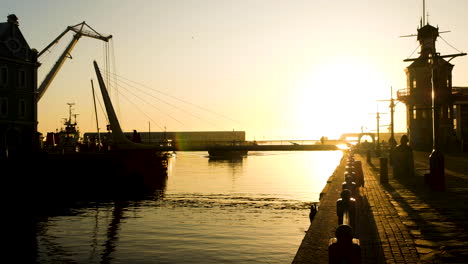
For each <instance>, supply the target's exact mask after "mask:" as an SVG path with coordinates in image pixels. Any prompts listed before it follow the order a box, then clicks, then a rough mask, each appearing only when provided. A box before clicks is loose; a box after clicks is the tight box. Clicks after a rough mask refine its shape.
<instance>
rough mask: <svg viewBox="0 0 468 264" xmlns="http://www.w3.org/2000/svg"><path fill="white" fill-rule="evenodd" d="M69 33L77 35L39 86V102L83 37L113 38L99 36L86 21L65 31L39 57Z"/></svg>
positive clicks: (105, 39)
mask: <svg viewBox="0 0 468 264" xmlns="http://www.w3.org/2000/svg"><path fill="white" fill-rule="evenodd" d="M69 31H73V32H75V35H74V36H73V38H72V40H71V41H70V43H69V44H68V46H67V47H66V48H65V50H64V51H63V53H62V55H60V57H59V59H58V60H57V62H56V63H55V64H54V66H53V67H52V69H51V70H50V72H49V73H48V74H47V75H46V77H45V78H44V80H43V81H42V83H41V84H40V85H39V87H38V88H37V98H36V100H37V101H39V100H40V99H41V97H42V96H43V95H44V93H45V91H46V90H47V88H49V86H50V84H51V83H52V81H53V80H54V78H55V76H56V75H57V73H58V71H59V70H60V68H61V67H62V65H63V63H64V62H65V59H66V58H71V56H70V52H71V51H72V50H73V48H74V47H75V45H76V43H77V42H78V40H79V39H80V38H81V37H82V36H85V37H90V38H95V39H99V40H102V41H105V42H108V41H109V39H111V38H112V35H109V36H103V35H101V34H99V33H98V32H97V31H96V30H94V29H93V28H91V27H90V26H89V25H88V24H86V22H85V21H83V22H81V23H79V24H76V25H74V26H68V27H67V29H65V31H63V32H62V34H60V35H59V36H58V37H57V38H55V39H54V40H53V41H52V42H51V43H50V44H49V45H47V47H45V48H44V49H43V50H42V51H41V52H39V53H38V55H37V57H38V58H39V57H40V56H41V55H42V54H44V52H46V51H47V50H49V49H50V47H52V46H53V45H55V44H56V43H58V41H59V40H60V39H61V38H62V37H63V36H64V35H65V34H67V33H68V32H69Z"/></svg>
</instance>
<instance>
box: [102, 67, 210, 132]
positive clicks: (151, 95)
mask: <svg viewBox="0 0 468 264" xmlns="http://www.w3.org/2000/svg"><path fill="white" fill-rule="evenodd" d="M104 74H108V73H106V72H104ZM120 82H121V83H124V84H126V85H128V86H130V87H131V88H135V89H136V90H138V91H140V92H141V93H143V94H146V95H148V96H150V97H153V98H154V99H156V100H158V101H160V102H163V103H165V104H167V105H169V106H171V107H174V108H175V109H178V110H180V111H182V112H184V113H186V114H188V115H190V116H192V117H195V118H197V119H199V120H201V121H204V122H206V123H208V124H210V125H211V126H213V127H217V125H216V124H214V123H213V122H210V121H208V120H205V119H203V118H201V117H199V116H196V115H194V114H193V113H192V112H190V111H187V110H185V109H184V108H182V107H178V106H176V105H174V104H171V103H169V102H167V101H166V100H163V99H161V98H158V97H156V96H154V95H153V94H150V93H148V92H146V91H144V90H142V89H140V88H138V87H136V86H134V85H131V84H129V83H128V82H125V81H122V80H120ZM118 86H120V85H118ZM120 87H122V86H120ZM122 88H124V87H122ZM124 89H125V88H124ZM140 100H142V101H145V100H143V99H141V98H140ZM148 104H149V103H148ZM149 105H151V106H153V107H154V108H156V109H157V110H159V111H161V112H163V111H162V110H160V109H158V108H157V107H156V106H154V105H152V104H149ZM166 115H168V116H169V117H171V116H170V115H169V114H166ZM171 118H172V119H174V120H176V119H175V118H173V117H171ZM176 121H177V122H179V123H181V124H183V123H182V122H180V121H178V120H176Z"/></svg>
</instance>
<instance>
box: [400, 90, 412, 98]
mask: <svg viewBox="0 0 468 264" xmlns="http://www.w3.org/2000/svg"><path fill="white" fill-rule="evenodd" d="M410 95H411V91H410V89H408V88H404V89H400V90H398V91H397V98H400V97H407V96H410Z"/></svg>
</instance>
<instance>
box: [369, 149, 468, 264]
mask: <svg viewBox="0 0 468 264" xmlns="http://www.w3.org/2000/svg"><path fill="white" fill-rule="evenodd" d="M429 155H430V153H426V152H418V151H415V152H414V161H415V169H416V175H415V176H414V177H412V178H409V179H408V178H407V179H399V178H398V177H393V176H392V175H391V171H390V180H389V184H388V185H384V187H385V189H386V191H387V192H388V193H389V194H390V196H391V200H392V203H393V204H394V207H395V209H396V210H397V211H398V215H399V217H400V219H401V220H402V222H403V223H404V224H405V226H406V228H407V229H408V230H409V232H410V234H411V238H412V239H413V241H414V244H415V247H416V250H417V252H418V255H419V257H420V262H421V263H468V232H467V231H468V230H467V229H468V214H467V210H468V174H467V173H468V156H467V155H466V154H457V155H455V154H446V155H445V178H446V190H445V191H443V192H435V191H431V189H430V188H429V186H428V185H427V184H425V182H424V174H425V173H428V172H429ZM374 160H375V159H374ZM373 162H374V161H373Z"/></svg>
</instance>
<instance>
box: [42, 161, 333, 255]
mask: <svg viewBox="0 0 468 264" xmlns="http://www.w3.org/2000/svg"><path fill="white" fill-rule="evenodd" d="M339 158H340V157H339V156H338V155H334V154H333V153H321V154H319V153H316V154H313V153H295V154H294V153H289V152H288V153H276V152H275V153H271V154H270V153H268V154H265V155H260V154H259V155H255V153H252V156H250V155H249V157H248V158H245V160H244V159H242V160H231V159H227V160H226V159H222V160H219V159H209V158H208V157H207V156H206V154H205V153H201V152H191V153H185V152H184V153H181V154H178V156H177V157H174V158H171V159H170V163H169V164H168V173H167V174H168V175H166V176H165V177H157V178H156V179H158V180H156V181H154V185H153V186H154V189H153V191H152V192H150V193H149V194H148V195H146V196H144V195H142V194H136V195H134V194H133V193H124V194H118V195H117V194H116V193H115V192H112V194H113V195H112V196H104V195H103V196H101V198H100V199H91V200H90V199H84V198H83V199H77V200H75V201H74V202H73V203H72V204H70V203H69V204H67V206H63V209H56V208H54V209H53V210H52V209H51V210H42V209H41V210H38V212H40V215H42V216H44V217H41V218H39V217H37V218H36V219H38V221H37V225H36V226H35V228H36V229H37V231H36V232H35V233H34V235H35V239H36V241H37V244H36V249H35V251H36V252H37V256H36V262H37V263H187V264H191V263H193V264H195V263H207V264H214V263H288V262H289V263H290V262H291V260H292V258H293V257H294V254H295V252H296V250H297V248H298V246H299V244H300V242H301V241H302V238H303V236H304V230H305V229H306V228H307V227H308V225H309V224H310V222H309V218H308V214H309V211H310V210H309V208H310V202H311V201H313V199H314V198H315V196H317V197H318V195H315V194H314V193H315V189H317V190H321V189H322V188H323V185H324V184H325V183H326V179H327V178H328V175H330V173H331V171H333V169H334V167H335V166H336V165H337V164H338V161H339ZM176 159H177V166H175V165H176ZM325 160H330V162H331V163H332V161H333V160H334V161H335V163H334V164H332V166H331V167H327V166H325V165H328V164H327V162H326V161H325ZM293 171H294V173H292V172H293ZM87 177H90V176H87ZM312 179H314V181H312ZM315 181H316V182H318V183H319V184H320V186H314V183H313V182H315ZM104 193H108V192H104ZM264 256H275V257H274V258H271V257H270V258H266V257H264Z"/></svg>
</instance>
